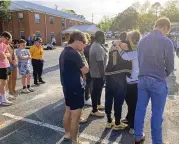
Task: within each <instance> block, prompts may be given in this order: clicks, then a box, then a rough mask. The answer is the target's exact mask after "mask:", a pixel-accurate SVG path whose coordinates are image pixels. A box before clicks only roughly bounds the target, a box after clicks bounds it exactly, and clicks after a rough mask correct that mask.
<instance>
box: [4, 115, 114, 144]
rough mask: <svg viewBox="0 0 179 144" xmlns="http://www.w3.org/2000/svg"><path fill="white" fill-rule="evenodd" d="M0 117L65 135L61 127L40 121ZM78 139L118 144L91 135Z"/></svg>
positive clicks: (16, 117)
mask: <svg viewBox="0 0 179 144" xmlns="http://www.w3.org/2000/svg"><path fill="white" fill-rule="evenodd" d="M2 115H3V116H6V117H9V118H12V119H15V120H20V121H24V122H27V123H31V124H35V125H38V126H41V127H46V128H49V129H52V130H55V131H58V132H61V133H65V130H64V128H61V127H58V126H55V125H51V124H48V123H44V122H40V121H36V120H32V119H28V118H24V117H20V116H15V115H13V114H9V113H3V114H2ZM80 137H81V138H84V139H87V140H90V141H95V142H100V143H103V144H106V143H112V144H118V143H117V142H113V141H109V140H108V139H105V138H104V139H100V138H99V137H96V136H92V135H89V134H83V133H81V134H80Z"/></svg>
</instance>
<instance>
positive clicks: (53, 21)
mask: <svg viewBox="0 0 179 144" xmlns="http://www.w3.org/2000/svg"><path fill="white" fill-rule="evenodd" d="M49 20H50V24H54V23H55V18H54V17H52V16H51V17H49Z"/></svg>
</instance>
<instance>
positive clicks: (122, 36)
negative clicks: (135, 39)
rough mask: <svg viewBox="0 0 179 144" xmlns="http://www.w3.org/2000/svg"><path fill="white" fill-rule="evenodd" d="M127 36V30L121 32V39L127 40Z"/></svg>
mask: <svg viewBox="0 0 179 144" xmlns="http://www.w3.org/2000/svg"><path fill="white" fill-rule="evenodd" d="M126 38H127V32H122V33H121V34H120V36H119V39H120V40H121V41H125V40H126Z"/></svg>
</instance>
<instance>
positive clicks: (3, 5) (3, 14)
mask: <svg viewBox="0 0 179 144" xmlns="http://www.w3.org/2000/svg"><path fill="white" fill-rule="evenodd" d="M10 4H11V1H0V19H7V17H8V16H9V12H8V7H9V5H10Z"/></svg>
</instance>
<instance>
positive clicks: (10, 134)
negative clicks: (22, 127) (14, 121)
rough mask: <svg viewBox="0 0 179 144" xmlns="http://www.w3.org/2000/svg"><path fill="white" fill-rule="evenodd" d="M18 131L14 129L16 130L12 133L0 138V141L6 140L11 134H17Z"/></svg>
mask: <svg viewBox="0 0 179 144" xmlns="http://www.w3.org/2000/svg"><path fill="white" fill-rule="evenodd" d="M18 130H19V129H16V130H14V131H12V132H10V133H8V134H7V135H5V136H3V137H1V138H0V141H1V140H3V139H5V138H7V137H8V136H10V135H12V134H13V133H15V132H17V131H18Z"/></svg>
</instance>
